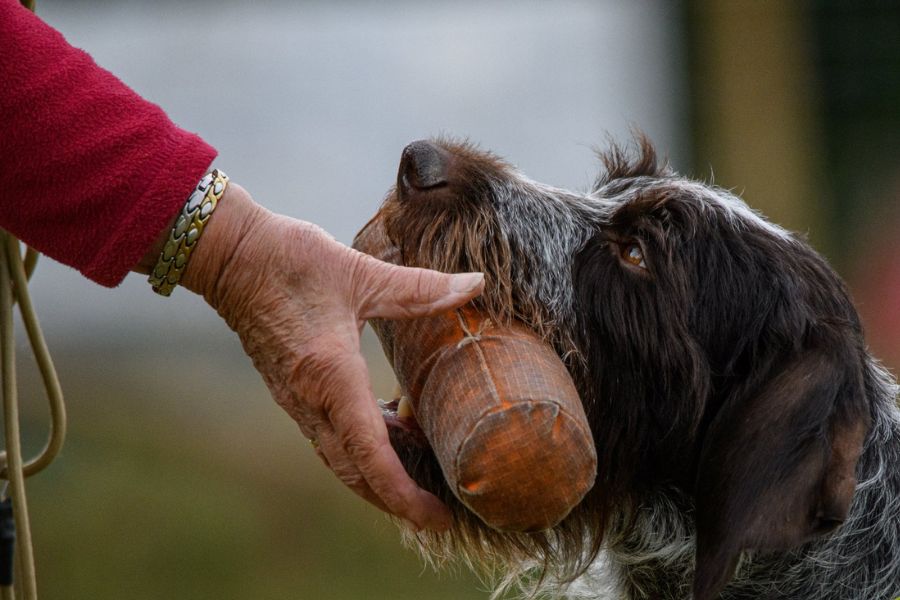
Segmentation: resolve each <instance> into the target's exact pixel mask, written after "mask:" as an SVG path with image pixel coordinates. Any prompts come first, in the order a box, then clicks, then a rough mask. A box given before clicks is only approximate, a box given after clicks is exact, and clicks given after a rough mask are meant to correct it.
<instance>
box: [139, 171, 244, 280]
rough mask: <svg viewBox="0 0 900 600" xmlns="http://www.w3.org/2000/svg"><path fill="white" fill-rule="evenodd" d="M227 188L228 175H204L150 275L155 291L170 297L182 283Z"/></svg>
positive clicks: (219, 172) (222, 173)
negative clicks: (198, 244) (201, 238)
mask: <svg viewBox="0 0 900 600" xmlns="http://www.w3.org/2000/svg"><path fill="white" fill-rule="evenodd" d="M227 186H228V176H227V175H226V174H225V173H224V172H223V171H220V170H219V169H214V170H213V171H212V172H210V173H207V174H206V175H204V176H203V179H201V180H200V183H198V184H197V187H196V188H195V189H194V191H193V192H192V193H191V195H190V197H188V200H187V202H185V204H184V207H182V209H181V214H179V215H178V218H177V219H176V220H175V226H174V227H172V231H170V232H169V239H168V240H166V245H165V246H163V249H162V252H160V254H159V260H158V261H157V262H156V266H155V267H154V268H153V272H152V273H150V277H149V279H148V281H149V282H150V285H151V286H153V291H154V292H156V293H157V294H160V295H161V296H169V295H170V294H171V293H172V290H174V289H175V286H177V285H178V282H179V281H181V275H182V273H183V272H184V269H185V267H187V264H188V261H189V260H190V258H191V253H192V252H193V251H194V248H195V247H196V246H197V241H198V240H199V239H200V236H201V235H203V230H204V228H205V227H206V223H207V222H208V221H209V218H210V216H211V215H212V213H213V211H214V210H216V205H217V204H218V202H219V200H221V199H222V195H223V194H224V193H225V188H226V187H227Z"/></svg>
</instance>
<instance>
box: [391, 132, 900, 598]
mask: <svg viewBox="0 0 900 600" xmlns="http://www.w3.org/2000/svg"><path fill="white" fill-rule="evenodd" d="M435 144H436V145H437V146H438V147H439V148H441V149H442V152H444V153H446V155H447V156H449V157H450V158H449V159H447V167H446V170H447V172H446V180H447V181H446V183H445V184H444V185H441V186H436V187H435V188H434V189H428V190H425V191H422V190H418V191H417V190H412V189H409V188H408V186H406V184H405V183H404V182H403V181H402V180H401V181H399V182H398V188H397V189H396V190H394V191H392V192H391V194H390V195H389V197H388V200H387V201H386V203H385V206H384V207H383V209H382V212H381V213H380V215H379V217H378V218H380V219H382V220H383V223H384V225H385V228H386V230H387V232H388V234H389V236H390V238H391V240H392V241H393V243H394V244H395V245H396V246H397V247H398V248H399V249H400V251H401V256H402V259H403V262H404V263H405V264H409V265H416V266H426V267H431V268H437V269H440V270H444V271H470V270H474V271H482V272H484V273H485V274H486V278H487V288H486V289H487V292H486V294H485V296H484V297H483V298H482V299H481V303H482V307H483V308H484V309H485V310H486V311H488V312H489V313H491V314H492V315H493V317H494V318H495V319H499V320H503V319H518V320H521V321H523V322H525V323H527V324H529V325H530V326H531V327H532V328H533V329H535V330H536V331H539V332H541V333H542V334H543V335H545V336H546V337H547V339H549V340H550V341H551V342H552V343H553V344H554V345H555V347H556V349H557V351H558V352H559V354H560V355H561V356H562V357H564V358H565V359H567V365H568V367H569V369H570V372H571V373H572V375H573V378H574V379H575V381H576V383H577V385H578V388H579V392H580V394H581V397H582V401H583V403H584V406H585V411H586V413H587V415H588V418H589V421H590V423H591V427H592V431H593V434H594V438H595V442H596V445H597V454H598V458H599V467H598V472H599V474H598V478H597V483H596V485H595V487H594V489H593V490H592V491H591V492H590V493H589V494H588V496H587V497H586V498H585V499H584V500H583V501H582V502H581V504H580V505H579V506H577V507H576V508H575V509H574V510H573V511H572V513H571V514H570V515H569V516H568V517H567V518H566V519H565V520H564V521H563V522H562V523H561V524H559V525H558V526H557V527H555V528H553V529H552V530H549V531H543V532H537V533H529V534H524V533H504V532H498V531H494V530H491V529H488V528H486V527H485V526H484V525H483V524H482V523H481V522H480V521H479V520H478V518H477V517H475V516H474V515H472V514H471V513H469V512H468V511H467V510H466V509H465V508H464V507H463V506H462V505H461V504H460V503H459V502H458V501H457V500H456V499H455V497H454V496H453V494H452V493H451V492H450V490H449V489H448V487H447V486H446V484H445V482H444V480H443V477H442V475H441V471H440V467H439V466H438V465H437V463H436V461H435V459H434V457H433V455H432V454H431V453H430V452H429V451H428V450H427V449H425V450H423V449H422V448H421V447H419V446H417V445H416V444H414V443H410V442H409V440H407V439H406V438H405V437H404V435H403V432H399V431H392V441H393V443H394V445H395V447H396V449H397V450H398V453H399V454H400V456H401V458H402V459H403V460H404V463H405V464H406V466H407V468H408V469H409V471H410V473H411V474H412V475H413V476H414V477H415V478H416V480H417V481H419V483H420V484H421V485H423V486H424V487H426V488H427V489H430V490H431V491H433V492H434V493H436V494H437V495H438V496H439V497H441V498H442V499H443V500H444V501H445V502H446V503H447V504H448V505H449V506H450V508H451V510H452V511H453V513H454V516H455V519H456V524H455V526H454V527H453V528H452V529H451V531H449V532H447V533H443V534H434V533H419V534H415V535H413V534H408V535H407V539H408V541H409V542H410V543H412V544H413V545H416V546H418V547H419V548H420V549H421V550H422V552H423V555H424V556H426V557H427V558H428V559H429V560H431V561H432V562H433V563H435V564H436V565H438V566H440V565H442V564H444V563H445V562H446V561H462V562H463V563H465V564H468V565H469V566H471V567H472V568H474V569H476V570H478V571H481V572H485V571H486V572H488V573H489V574H491V573H493V574H500V576H499V578H500V582H501V587H502V586H503V585H505V586H510V585H515V584H518V585H520V586H522V587H523V589H525V590H526V591H528V592H534V593H547V594H566V595H569V596H571V597H578V598H609V599H613V598H615V599H635V600H636V599H651V598H652V599H654V600H659V599H672V600H676V599H677V600H682V599H686V598H691V597H694V598H696V599H697V600H709V599H711V598H714V597H718V598H723V599H729V600H739V599H751V598H753V599H758V598H770V599H787V598H790V599H794V600H813V599H815V600H827V599H835V600H837V599H841V600H846V599H860V600H862V599H871V598H878V599H881V598H885V599H893V598H894V597H896V596H898V595H900V411H898V409H897V405H896V398H897V387H896V385H895V383H894V381H893V379H892V378H891V377H890V375H889V374H888V373H887V372H886V371H885V370H884V369H882V368H881V367H880V366H879V365H878V363H877V362H876V361H875V360H874V359H873V358H872V357H870V356H869V355H868V353H867V352H866V350H865V345H864V341H863V339H862V333H861V329H860V326H859V323H858V319H857V316H856V312H855V310H854V309H853V307H852V305H851V303H850V300H849V297H848V294H847V292H846V290H845V289H844V286H843V284H842V283H841V281H840V279H839V278H838V277H837V276H836V275H835V274H834V273H833V271H832V270H831V269H830V268H829V267H828V265H827V264H826V263H825V262H824V261H823V260H822V259H821V258H820V257H819V256H818V255H817V254H815V252H814V251H812V250H811V249H810V248H809V247H808V246H807V245H806V243H805V242H804V241H803V240H801V239H798V238H796V237H794V236H793V235H791V234H789V233H788V232H786V231H785V230H783V229H781V228H780V227H777V226H775V225H773V224H771V223H769V222H768V221H766V220H765V219H763V218H762V217H760V216H759V215H758V214H756V213H755V212H753V211H752V210H751V209H749V208H748V207H747V206H746V204H744V203H743V202H742V201H741V200H740V199H739V198H737V197H736V196H734V195H732V194H730V193H729V192H727V191H726V190H722V189H720V188H716V187H712V186H707V185H703V184H700V183H697V182H693V181H689V180H687V179H684V178H682V177H680V176H678V175H677V174H675V173H674V172H672V171H671V169H669V167H668V166H667V165H665V164H662V163H660V162H659V161H658V160H657V157H656V154H655V152H654V151H653V148H652V146H651V145H650V143H649V142H648V141H646V139H644V138H643V137H641V136H638V142H637V145H638V152H637V155H636V156H631V155H630V154H629V153H628V152H626V151H624V150H622V149H621V148H619V147H616V146H613V147H612V149H611V150H610V151H608V152H606V153H604V154H602V155H601V158H602V160H603V162H604V164H605V167H606V170H605V173H604V175H603V176H601V177H600V178H599V179H598V181H597V184H596V188H595V189H594V191H592V192H591V193H589V194H578V193H574V192H569V191H566V190H560V189H556V188H552V187H548V186H545V185H542V184H538V183H535V182H533V181H530V180H529V179H527V178H526V177H524V176H523V175H521V174H520V173H518V172H517V171H516V170H515V169H513V168H512V167H510V166H509V165H507V164H505V163H503V162H502V161H500V160H499V159H498V158H496V157H495V156H492V155H490V154H487V153H483V152H480V151H478V150H476V149H475V148H473V147H472V146H470V145H468V144H459V143H454V142H451V141H448V140H438V141H436V142H435ZM412 196H415V197H412ZM634 243H639V244H640V247H641V248H642V250H643V251H644V254H645V257H646V259H647V263H648V268H647V269H646V271H643V270H641V269H637V268H634V267H633V266H629V265H627V264H625V262H623V261H622V260H621V251H622V249H623V248H626V247H628V246H629V245H630V244H634ZM863 441H864V443H863ZM860 453H861V454H860ZM857 458H858V460H857ZM854 474H855V477H856V480H858V484H856V485H855V493H854V492H853V489H854V487H853V486H854V483H855V481H854V479H853V478H854ZM851 498H852V505H851V504H850V500H851ZM692 594H693V595H692Z"/></svg>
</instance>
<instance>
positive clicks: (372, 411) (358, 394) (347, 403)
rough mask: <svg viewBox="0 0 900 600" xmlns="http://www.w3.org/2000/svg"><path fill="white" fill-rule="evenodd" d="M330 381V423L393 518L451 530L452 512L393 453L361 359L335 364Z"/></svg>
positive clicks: (327, 405)
mask: <svg viewBox="0 0 900 600" xmlns="http://www.w3.org/2000/svg"><path fill="white" fill-rule="evenodd" d="M329 376H330V377H333V378H334V379H333V380H332V381H331V382H330V384H331V385H329V386H328V389H327V391H326V394H327V396H326V397H325V398H322V401H323V406H324V408H325V413H326V418H327V419H328V420H329V421H330V422H331V426H332V427H333V428H334V431H335V433H336V434H337V435H338V438H339V439H340V441H341V443H342V444H343V447H344V450H345V451H346V453H347V456H348V457H349V458H350V459H351V460H352V461H353V462H354V463H355V465H356V468H357V469H359V472H360V474H361V475H362V476H363V477H364V478H365V480H366V482H367V483H368V484H369V487H370V488H371V490H372V491H373V492H374V493H375V494H376V495H377V496H378V497H379V498H380V499H381V501H382V502H383V503H384V505H385V506H387V508H388V510H389V511H390V512H391V513H392V514H394V515H396V516H398V517H401V518H404V519H406V520H408V521H411V522H412V523H414V524H415V525H416V526H417V527H419V528H427V529H436V530H443V529H446V528H447V527H449V525H450V511H449V510H448V509H447V507H446V506H444V504H443V503H442V502H441V501H440V500H438V499H437V497H435V496H434V495H433V494H430V493H429V492H426V491H425V490H423V489H421V488H420V487H419V486H418V485H416V483H415V482H414V481H413V480H412V478H410V476H409V475H408V474H407V472H406V470H405V469H404V468H403V464H402V463H401V462H400V459H399V458H398V457H397V453H396V452H394V449H393V448H392V447H391V443H390V439H389V437H388V432H387V426H386V425H385V423H384V418H383V417H382V414H381V411H380V410H379V409H378V406H377V404H376V403H375V397H374V396H373V394H372V391H371V388H370V386H369V373H368V369H367V368H366V363H365V361H364V360H363V358H362V356H361V355H360V354H359V353H349V354H348V355H347V356H345V357H343V359H342V360H337V361H336V364H335V370H334V371H333V372H331V373H329Z"/></svg>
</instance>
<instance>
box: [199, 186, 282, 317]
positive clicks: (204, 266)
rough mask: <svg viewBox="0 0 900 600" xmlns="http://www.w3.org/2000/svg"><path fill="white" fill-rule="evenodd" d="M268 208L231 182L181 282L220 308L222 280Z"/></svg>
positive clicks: (214, 306)
mask: <svg viewBox="0 0 900 600" xmlns="http://www.w3.org/2000/svg"><path fill="white" fill-rule="evenodd" d="M266 214H268V211H267V210H266V209H265V208H263V207H262V206H260V205H259V204H257V203H256V202H254V200H253V198H252V197H251V196H250V194H249V193H248V192H247V190H245V189H244V188H242V187H241V186H240V185H238V184H236V183H234V182H230V183H229V184H228V187H227V188H226V190H225V193H224V195H223V196H222V199H221V201H220V202H219V204H218V207H217V209H216V211H215V213H214V214H213V215H212V217H211V218H210V220H209V223H208V224H207V225H206V228H205V229H204V232H203V236H202V237H201V238H200V239H199V240H198V241H197V248H196V250H195V251H194V253H193V255H192V256H191V260H190V263H188V265H187V267H185V270H184V274H183V275H182V277H181V286H182V287H185V288H187V289H189V290H191V291H192V292H194V293H197V294H200V295H201V296H203V298H204V299H205V300H206V301H207V302H208V303H209V304H211V305H212V306H213V308H216V309H218V308H219V304H220V302H221V297H220V296H221V293H220V286H219V285H218V284H219V281H220V280H221V279H222V278H223V277H224V276H225V274H226V272H227V271H228V269H229V267H232V266H235V265H233V264H232V263H233V262H234V259H235V257H236V256H237V255H239V254H240V250H241V246H242V245H243V243H244V242H245V241H246V239H247V237H248V234H249V233H250V232H251V231H252V230H253V229H254V228H255V227H256V225H257V224H258V223H259V222H260V220H262V219H263V218H265V215H266Z"/></svg>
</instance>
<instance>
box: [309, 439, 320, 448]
mask: <svg viewBox="0 0 900 600" xmlns="http://www.w3.org/2000/svg"><path fill="white" fill-rule="evenodd" d="M309 445H310V446H312V447H313V449H314V450H318V449H319V440H318V439H317V438H309Z"/></svg>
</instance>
